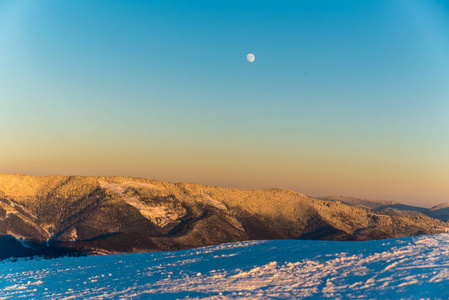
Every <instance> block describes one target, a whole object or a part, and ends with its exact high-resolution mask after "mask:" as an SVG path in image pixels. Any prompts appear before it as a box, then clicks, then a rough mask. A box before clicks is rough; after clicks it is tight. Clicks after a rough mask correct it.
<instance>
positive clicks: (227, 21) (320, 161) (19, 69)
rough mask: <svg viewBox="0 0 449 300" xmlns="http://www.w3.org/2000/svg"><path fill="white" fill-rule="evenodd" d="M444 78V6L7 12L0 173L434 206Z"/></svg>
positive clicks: (448, 130) (448, 128)
mask: <svg viewBox="0 0 449 300" xmlns="http://www.w3.org/2000/svg"><path fill="white" fill-rule="evenodd" d="M248 53H253V54H254V55H255V61H254V62H252V63H250V62H248V61H247V60H246V55H247V54H248ZM448 82H449V3H448V2H447V1H443V0H441V1H418V0H403V1H399V0H390V1H378V0H376V1H352V0H347V1H320V0H313V1H312V0H311V1H282V0H278V1H263V0H259V1H234V0H231V1H229V0H227V1H113V0H110V1H97V0H89V1H83V0H81V1H56V0H54V1H49V0H45V1H44V0H39V1H32V0H28V1H24V0H17V1H12V0H3V1H1V2H0V173H21V174H30V175H56V174H59V175H118V176H138V177H146V178H150V179H160V180H166V181H185V182H196V183H202V184H209V185H217V186H223V187H236V188H273V187H278V188H287V189H291V190H294V191H297V192H300V193H303V194H306V195H313V196H324V195H349V196H358V197H365V198H375V199H389V200H397V201H401V202H404V203H407V204H412V205H421V206H427V207H429V206H432V205H436V204H439V203H443V202H449V184H448V183H449V182H448V181H449V155H448V149H449V84H448Z"/></svg>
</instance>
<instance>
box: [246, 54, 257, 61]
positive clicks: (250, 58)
mask: <svg viewBox="0 0 449 300" xmlns="http://www.w3.org/2000/svg"><path fill="white" fill-rule="evenodd" d="M246 59H247V60H248V61H249V62H253V61H254V60H255V59H256V57H255V56H254V54H252V53H250V54H248V55H247V56H246Z"/></svg>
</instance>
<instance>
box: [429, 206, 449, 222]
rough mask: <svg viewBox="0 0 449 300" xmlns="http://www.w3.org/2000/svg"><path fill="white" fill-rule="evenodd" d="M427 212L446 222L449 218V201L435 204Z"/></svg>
mask: <svg viewBox="0 0 449 300" xmlns="http://www.w3.org/2000/svg"><path fill="white" fill-rule="evenodd" d="M425 213H426V214H427V215H428V216H430V217H432V218H436V219H439V220H441V221H444V222H446V221H447V220H449V202H447V203H443V204H440V205H437V206H434V207H432V208H431V209H428V210H427V211H426V212H425Z"/></svg>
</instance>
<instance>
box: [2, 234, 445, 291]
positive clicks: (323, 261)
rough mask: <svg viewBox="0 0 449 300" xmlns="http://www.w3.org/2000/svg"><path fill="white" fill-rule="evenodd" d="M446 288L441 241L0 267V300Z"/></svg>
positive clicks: (312, 244)
mask: <svg viewBox="0 0 449 300" xmlns="http://www.w3.org/2000/svg"><path fill="white" fill-rule="evenodd" d="M448 285H449V235H448V234H439V235H432V236H419V237H408V238H400V239H391V240H381V241H367V242H330V241H299V240H294V241H291V240H289V241H253V242H242V243H233V244H223V245H218V246H212V247H206V248H199V249H192V250H185V251H178V252H155V253H134V254H119V255H106V256H91V257H78V258H59V259H53V260H36V259H35V260H30V261H23V260H22V261H19V262H15V263H13V262H7V263H3V264H0V299H9V298H14V299H16V298H19V297H21V298H34V299H35V298H39V299H41V298H48V299H55V298H56V299H58V298H65V299H73V298H115V299H117V298H118V299H120V298H149V299H186V298H190V299H192V298H208V299H228V298H243V299H267V298H272V299H273V298H274V299H295V298H306V299H307V298H316V299H323V298H324V299H326V298H329V299H337V298H345V299H346V298H362V299H373V298H376V299H403V298H406V299H415V298H432V299H439V298H440V299H448V298H449V289H447V286H448Z"/></svg>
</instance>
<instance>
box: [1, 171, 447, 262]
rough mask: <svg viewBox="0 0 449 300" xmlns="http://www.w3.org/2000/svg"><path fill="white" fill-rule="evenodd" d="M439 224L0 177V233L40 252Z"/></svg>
mask: <svg viewBox="0 0 449 300" xmlns="http://www.w3.org/2000/svg"><path fill="white" fill-rule="evenodd" d="M446 227H448V226H447V224H446V223H444V222H441V221H439V220H436V219H432V218H430V217H427V216H400V215H393V214H387V213H383V212H381V211H380V212H379V211H374V210H369V209H362V208H357V207H351V206H348V205H346V204H344V203H338V202H335V201H325V200H320V199H315V198H311V197H307V196H305V195H303V194H300V193H296V192H294V191H290V190H285V189H254V190H248V189H231V188H222V187H216V186H215V187H213V186H206V185H201V184H196V183H182V182H179V183H172V182H164V181H159V180H149V179H145V178H135V177H119V176H98V177H95V176H42V177H37V176H30V175H13V174H0V234H1V235H4V236H7V237H8V236H9V237H11V236H12V237H15V238H16V240H20V241H22V242H23V241H25V242H26V243H28V245H31V244H33V245H40V246H39V247H37V246H36V248H37V249H41V250H39V251H44V252H45V251H46V250H48V251H50V250H51V251H50V252H52V251H55V252H57V253H60V252H61V251H63V252H64V251H69V252H70V251H71V252H79V253H88V254H92V253H101V254H107V253H125V252H145V251H161V250H181V249H187V248H194V247H201V246H208V245H214V244H220V243H227V242H239V241H245V240H256V239H325V240H370V239H383V238H392V237H401V236H411V235H418V234H432V233H440V232H445V231H446V230H447V229H446ZM42 245H46V247H47V248H45V247H44V248H42V247H41V246H42ZM30 247H31V248H33V246H30ZM61 249H62V250H61ZM39 251H37V252H36V253H39ZM44 254H45V253H44ZM1 257H2V254H1V251H0V258H1Z"/></svg>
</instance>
